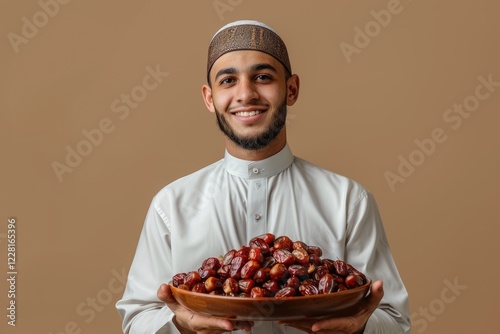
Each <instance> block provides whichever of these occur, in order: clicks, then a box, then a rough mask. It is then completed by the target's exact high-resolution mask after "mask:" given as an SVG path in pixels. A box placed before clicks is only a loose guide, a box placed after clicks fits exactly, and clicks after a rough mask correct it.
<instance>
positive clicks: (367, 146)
mask: <svg viewBox="0 0 500 334" xmlns="http://www.w3.org/2000/svg"><path fill="white" fill-rule="evenodd" d="M46 2H48V3H52V7H50V8H51V11H52V17H51V16H48V15H46V14H43V13H39V12H40V11H42V10H43V9H42V7H41V5H40V3H39V2H37V1H35V0H30V1H22V2H21V3H19V2H11V1H2V2H1V9H0V13H1V14H0V16H1V18H0V33H1V34H2V35H3V37H2V39H1V42H0V43H1V44H0V57H1V62H0V66H1V68H0V69H1V71H0V77H1V79H0V85H1V87H0V110H1V120H0V126H1V131H0V136H1V140H0V145H1V152H2V164H1V171H2V172H1V198H0V200H1V214H0V219H1V225H0V242H1V251H0V255H1V257H0V258H1V261H0V263H1V268H2V271H4V272H5V273H6V272H7V268H6V265H5V261H6V259H7V254H6V253H7V252H6V239H5V236H6V233H7V219H8V218H10V217H15V218H16V220H17V241H18V243H17V256H18V258H17V270H18V276H17V296H16V297H17V298H16V303H17V304H16V305H17V326H16V327H11V326H7V318H6V314H7V311H6V306H7V303H8V299H7V287H6V285H5V283H6V281H5V280H4V279H2V281H1V283H0V284H1V285H0V300H1V303H0V304H1V305H2V307H1V309H2V310H3V311H2V315H1V317H0V319H3V320H1V324H0V331H1V332H2V333H47V334H48V333H53V334H56V333H65V332H66V333H73V332H74V333H78V332H80V333H119V332H120V326H121V323H120V320H119V317H118V315H117V312H116V310H115V308H114V303H115V302H116V300H118V299H119V298H120V296H121V293H122V290H123V283H122V282H121V281H120V280H119V279H117V278H116V277H120V276H122V273H123V272H126V271H127V270H128V268H129V265H130V262H131V260H132V256H133V254H134V251H135V246H136V242H137V239H138V236H139V233H140V230H141V228H142V223H143V221H144V217H145V214H146V210H147V208H148V206H149V203H150V201H151V198H152V197H153V195H154V194H155V193H156V192H157V191H158V190H159V189H160V188H161V187H163V186H164V185H166V184H167V183H169V182H171V181H173V180H175V179H176V178H178V177H180V176H183V175H185V174H187V173H190V172H193V171H195V170H197V169H199V168H201V167H203V166H205V165H207V164H209V163H211V162H213V161H215V160H217V159H219V158H220V157H221V156H222V154H223V141H222V137H221V135H220V133H219V132H218V129H217V128H216V126H215V121H214V119H213V117H212V116H213V115H212V114H210V113H209V112H207V111H206V109H205V107H204V105H203V103H202V99H201V95H200V87H201V85H202V84H203V83H204V78H205V73H204V70H205V58H206V48H207V44H208V41H209V39H210V38H211V36H212V34H213V33H214V32H215V31H216V30H217V29H218V28H219V27H220V26H222V25H223V24H225V23H228V22H230V21H233V20H236V19H248V18H251V19H257V20H262V21H265V22H267V23H268V24H270V25H271V26H273V27H274V28H275V29H276V30H277V31H278V32H279V33H280V34H281V35H282V37H283V38H284V39H285V41H286V42H287V45H288V48H289V52H290V54H291V61H292V66H293V68H294V72H296V73H298V74H299V75H300V77H301V82H302V91H301V96H300V99H299V102H298V103H297V104H296V105H295V106H294V107H293V108H292V109H291V110H290V111H289V113H290V117H289V122H288V129H289V131H288V132H289V142H290V144H291V147H292V150H293V152H294V153H295V154H296V155H297V156H300V157H303V158H305V159H307V160H310V161H311V162H314V163H316V164H318V165H321V166H323V167H326V168H328V169H331V170H334V171H337V172H338V173H341V174H344V175H347V176H349V177H351V178H353V179H356V180H358V181H359V182H361V183H362V184H364V185H365V186H366V187H367V188H368V189H370V190H371V191H372V192H373V193H374V195H375V197H376V198H377V200H378V203H379V206H380V210H381V213H382V216H383V218H384V222H385V226H386V229H387V233H388V236H389V239H390V242H391V246H392V250H393V253H394V256H395V258H396V261H397V263H398V265H399V269H400V272H401V275H402V276H403V278H404V280H405V282H406V285H407V288H408V291H409V293H410V295H411V312H412V314H414V316H413V317H414V320H415V327H414V333H424V332H425V333H429V334H431V333H472V332H475V333H481V332H492V331H493V330H494V329H495V330H496V328H497V327H498V320H497V313H498V312H497V311H498V305H497V303H496V300H497V298H498V297H499V288H498V286H499V285H498V284H497V283H496V280H497V279H498V275H499V273H500V269H499V267H498V258H497V256H498V227H497V224H498V223H499V205H498V202H499V199H500V178H499V176H498V170H499V168H500V158H499V154H498V152H499V143H500V141H499V136H498V129H497V128H498V123H499V122H500V115H499V111H500V110H499V107H500V86H497V87H494V86H493V87H492V88H490V89H491V90H493V92H489V93H490V95H489V96H488V97H487V98H484V99H483V100H480V104H479V106H478V107H477V109H476V110H475V111H473V112H471V114H470V117H468V118H463V119H462V121H463V122H462V123H461V124H460V127H458V128H456V129H453V128H452V125H456V123H455V121H453V122H451V123H450V122H446V121H445V120H444V119H443V116H445V115H447V114H446V113H447V110H448V109H449V108H451V107H453V105H454V104H461V103H464V101H467V103H472V102H474V98H472V97H471V96H473V95H474V94H475V90H476V87H477V86H478V85H479V84H480V81H479V80H478V77H480V76H482V77H483V78H486V79H487V78H488V76H491V78H492V80H493V81H495V82H500V67H499V61H498V60H499V59H500V46H499V43H498V36H499V32H500V21H499V20H498V13H499V10H500V6H499V5H498V2H496V1H484V0H483V1H472V0H470V1H451V0H450V1H439V3H438V2H437V1H424V0H413V1H410V0H401V1H400V2H399V4H398V2H397V1H395V0H392V1H389V2H388V1H385V0H381V1H379V0H377V1H364V2H362V3H361V2H359V1H285V0H283V1H250V0H220V1H212V0H210V1H142V2H141V1H119V0H113V1H105V2H102V1H71V2H69V3H68V4H60V5H58V6H59V8H58V9H57V8H56V7H55V6H54V5H53V4H54V3H55V2H54V1H50V0H46ZM61 2H63V1H62V0H61ZM41 3H44V1H42V2H41ZM221 3H222V4H225V7H224V8H222V9H220V8H219V9H218V10H217V9H216V7H215V5H217V4H218V5H219V6H220V4H221ZM388 6H389V8H391V9H392V10H393V11H394V12H397V14H392V16H391V20H390V22H389V23H388V24H385V25H386V26H385V27H380V25H377V24H376V23H374V22H375V21H374V17H373V14H371V11H372V10H373V11H376V12H379V11H380V10H387V8H388ZM56 9H57V10H56ZM44 15H45V18H47V20H46V21H44ZM34 16H35V17H34ZM23 17H24V18H26V19H24V20H23ZM34 19H35V20H38V21H36V22H38V24H39V26H40V27H39V28H38V31H37V32H33V31H31V35H29V33H30V31H29V29H28V28H24V33H25V34H28V36H30V37H29V38H26V39H25V40H24V43H21V44H18V45H15V43H14V44H13V43H11V41H9V36H10V37H11V38H12V36H13V34H16V35H17V36H18V40H19V38H24V37H23V25H26V24H27V23H26V21H30V22H32V23H33V20H34ZM372 21H373V22H372ZM370 22H371V23H370ZM366 25H367V26H366ZM356 27H358V28H360V29H362V30H364V29H365V27H368V28H369V29H373V30H371V31H370V34H371V35H372V37H370V41H369V44H368V45H362V44H359V43H362V42H363V41H361V40H360V39H359V38H358V40H356V41H357V42H358V44H357V45H358V46H363V47H360V48H359V49H358V50H357V53H353V54H351V57H350V62H348V59H347V58H348V57H346V56H344V54H343V53H342V51H341V48H340V45H341V43H343V42H344V43H348V44H350V45H354V46H355V45H356V44H355V42H356V41H355V35H356V30H355V28H356ZM377 27H379V28H380V29H379V31H378V30H376V29H377ZM10 33H13V34H10ZM9 34H10V35H9ZM364 42H365V43H367V41H366V40H365V41H364ZM344 45H345V44H344ZM16 49H17V50H16ZM16 51H18V52H16ZM148 66H149V67H151V68H153V69H154V68H156V67H157V66H159V69H160V70H161V71H162V72H168V73H169V75H168V76H167V77H164V78H162V80H163V81H162V82H161V83H159V84H158V86H157V87H156V88H155V89H153V90H151V91H148V95H147V97H146V98H145V99H144V100H143V101H141V102H139V103H138V106H137V107H136V108H135V109H131V110H130V114H129V115H128V117H126V118H124V119H120V118H119V116H122V117H123V116H124V114H123V113H115V112H113V110H112V108H111V104H112V103H113V101H115V100H116V99H120V96H121V95H122V94H130V93H131V92H132V91H133V92H135V94H138V93H140V89H141V88H140V86H141V85H142V80H143V77H144V76H145V75H146V74H147V73H148V72H147V70H146V68H147V67H148ZM151 82H152V81H151ZM137 87H139V88H137ZM480 92H481V93H483V94H486V92H488V91H487V90H486V89H485V88H481V89H480ZM120 105H121V106H123V105H124V104H122V103H121V104H120ZM105 119H109V122H111V126H112V129H113V130H112V131H111V132H110V133H107V134H105V135H104V136H103V139H102V142H101V143H99V145H94V146H93V147H92V148H91V152H90V153H89V154H88V155H87V156H86V157H83V159H82V161H81V162H80V163H79V164H78V165H77V166H76V167H74V168H73V169H72V171H71V172H66V173H63V174H62V175H61V178H62V180H61V182H60V180H58V177H57V175H56V173H55V171H54V169H53V166H52V164H53V163H54V162H58V163H61V164H66V163H65V159H66V155H67V151H66V147H67V146H69V147H71V148H72V149H76V148H77V146H78V145H79V143H81V142H82V141H84V140H85V136H84V135H83V133H82V131H83V130H87V131H91V130H93V129H96V128H98V127H99V123H100V122H101V121H102V120H105ZM436 128H440V129H442V132H443V136H446V137H445V138H446V140H445V141H444V142H443V143H438V144H436V148H435V151H434V152H432V153H431V154H429V155H428V156H425V157H424V160H423V161H422V160H418V158H419V157H420V158H421V157H422V156H419V153H418V152H416V151H417V150H418V146H417V145H416V143H415V140H427V141H428V140H430V138H432V137H431V133H432V131H433V130H434V129H436ZM108 132H109V131H108ZM81 145H84V144H80V146H81ZM82 147H83V146H81V147H80V149H82ZM399 156H402V157H403V158H405V159H409V158H410V156H411V157H412V159H417V161H416V163H419V166H417V167H416V168H415V170H414V171H413V172H408V174H407V175H406V177H405V178H404V180H405V181H404V182H398V183H396V184H395V185H394V187H393V189H391V187H390V186H389V184H388V182H387V180H386V177H385V175H384V174H385V173H386V172H388V171H390V172H392V173H398V165H399V164H400V160H399ZM2 276H3V275H2ZM446 282H448V284H453V283H456V284H458V285H460V289H459V290H457V291H455V292H453V291H452V290H449V288H447V285H446V284H447V283H446ZM425 310H427V311H425ZM425 312H427V313H425ZM424 313H425V314H426V315H424ZM65 328H66V329H65Z"/></svg>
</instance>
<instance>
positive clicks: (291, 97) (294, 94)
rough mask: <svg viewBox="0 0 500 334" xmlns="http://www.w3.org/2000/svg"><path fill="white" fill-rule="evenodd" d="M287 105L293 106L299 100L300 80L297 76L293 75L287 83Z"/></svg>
mask: <svg viewBox="0 0 500 334" xmlns="http://www.w3.org/2000/svg"><path fill="white" fill-rule="evenodd" d="M286 85H287V86H286V104H287V106H293V105H294V104H295V102H297V99H298V98H299V89H300V80H299V76H298V75H297V74H293V75H292V76H291V77H290V78H288V81H287V83H286Z"/></svg>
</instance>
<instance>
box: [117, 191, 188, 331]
mask: <svg viewBox="0 0 500 334" xmlns="http://www.w3.org/2000/svg"><path fill="white" fill-rule="evenodd" d="M160 212H161V211H159V210H158V208H156V207H155V201H154V200H153V203H152V204H151V206H150V208H149V211H148V214H147V216H146V220H145V222H144V226H143V229H142V232H141V235H140V238H139V243H138V246H137V249H136V253H135V256H134V260H133V262H132V265H131V267H130V271H129V275H128V280H127V286H126V288H125V292H124V294H123V297H122V299H121V300H119V301H118V302H117V303H116V308H117V310H118V312H119V314H120V316H121V317H122V320H123V332H124V333H126V334H129V333H130V334H139V333H140V334H143V333H178V331H177V329H176V327H175V324H174V323H173V321H172V320H173V316H174V314H173V313H172V311H171V310H170V309H169V308H168V307H167V306H166V305H165V303H164V302H162V301H161V300H159V299H158V297H157V291H158V288H159V286H160V284H161V283H164V282H168V280H169V277H172V267H171V263H172V261H171V249H170V233H169V229H168V225H167V224H168V221H167V218H166V216H165V215H163V217H162V215H161V214H160Z"/></svg>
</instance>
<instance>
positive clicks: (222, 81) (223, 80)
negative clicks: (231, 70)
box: [220, 78, 234, 85]
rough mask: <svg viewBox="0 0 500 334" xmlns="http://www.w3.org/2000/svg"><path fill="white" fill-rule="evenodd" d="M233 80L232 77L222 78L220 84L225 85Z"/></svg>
mask: <svg viewBox="0 0 500 334" xmlns="http://www.w3.org/2000/svg"><path fill="white" fill-rule="evenodd" d="M233 82H234V79H233V78H224V79H222V80H221V82H220V84H221V85H227V84H230V83H233Z"/></svg>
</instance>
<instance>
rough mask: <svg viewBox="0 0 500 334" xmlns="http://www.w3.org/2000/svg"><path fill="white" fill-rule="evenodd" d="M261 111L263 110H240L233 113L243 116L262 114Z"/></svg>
mask: <svg viewBox="0 0 500 334" xmlns="http://www.w3.org/2000/svg"><path fill="white" fill-rule="evenodd" d="M263 112H264V111H263V110H253V111H240V112H237V113H234V115H236V116H243V117H250V116H255V115H258V114H262V113H263Z"/></svg>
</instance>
